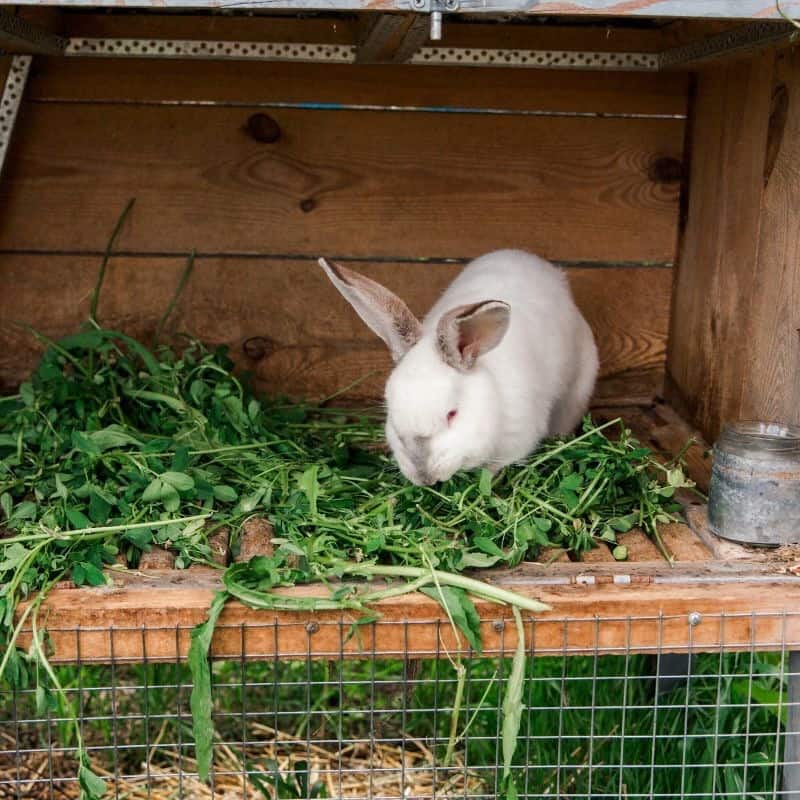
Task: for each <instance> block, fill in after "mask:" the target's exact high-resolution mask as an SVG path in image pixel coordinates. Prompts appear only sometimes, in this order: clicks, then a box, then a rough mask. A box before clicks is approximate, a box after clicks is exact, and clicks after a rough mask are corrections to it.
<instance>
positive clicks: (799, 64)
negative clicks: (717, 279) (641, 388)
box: [739, 47, 800, 425]
mask: <svg viewBox="0 0 800 800" xmlns="http://www.w3.org/2000/svg"><path fill="white" fill-rule="evenodd" d="M772 97H773V104H772V108H771V111H772V113H771V116H770V119H769V122H768V127H767V142H768V155H767V164H766V165H765V170H766V177H767V180H766V185H765V187H764V194H763V197H762V205H761V220H760V226H759V237H758V264H757V265H756V266H755V270H754V271H755V287H754V288H755V291H754V294H753V297H752V305H751V306H750V313H751V315H752V317H753V320H754V322H753V325H752V327H751V337H750V338H749V348H748V353H747V359H746V362H745V387H744V391H743V393H742V400H741V403H742V405H741V409H740V412H739V413H740V415H741V416H742V417H743V418H745V419H777V420H783V421H785V422H791V423H794V424H795V425H797V424H800V381H799V380H798V376H800V316H798V309H800V224H798V220H800V51H798V49H797V48H796V47H795V48H794V49H793V50H791V51H789V52H786V53H781V54H780V55H779V56H778V58H777V61H776V73H775V86H774V88H773V94H772ZM776 101H777V102H776ZM784 104H785V105H784ZM770 145H771V146H772V148H773V158H774V161H772V162H771V163H770V158H769V150H770Z"/></svg>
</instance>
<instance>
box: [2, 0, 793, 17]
mask: <svg viewBox="0 0 800 800" xmlns="http://www.w3.org/2000/svg"><path fill="white" fill-rule="evenodd" d="M42 2H43V0H17V5H20V6H29V5H40V4H42ZM48 2H49V3H51V4H53V5H69V6H71V7H92V8H104V7H113V8H115V9H119V8H158V9H170V8H174V9H187V8H193V9H217V8H219V6H220V0H48ZM236 7H237V9H238V10H245V9H248V8H252V9H257V10H261V9H263V7H264V6H263V0H240V2H239V3H237V6H236ZM269 8H270V10H271V11H273V12H274V11H279V10H281V9H287V10H294V11H313V10H320V11H328V12H331V11H405V10H407V9H408V4H407V3H406V2H404V1H403V0H276V1H275V2H273V3H271V4H270V6H269ZM781 8H782V9H783V10H784V12H785V13H787V14H790V15H792V16H800V1H799V0H782V2H781ZM481 11H482V12H483V13H495V14H497V13H506V12H513V13H517V14H523V13H532V14H537V15H559V14H565V15H569V16H582V15H586V16H619V17H631V16H633V17H727V18H732V19H749V18H753V19H760V18H766V19H779V18H780V12H779V10H778V7H777V5H776V4H775V3H774V2H770V0H699V1H698V0H538V2H537V3H535V4H533V5H531V4H530V3H529V2H525V0H487V2H485V3H483V4H482V5H481Z"/></svg>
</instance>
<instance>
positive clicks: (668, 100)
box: [28, 58, 688, 116]
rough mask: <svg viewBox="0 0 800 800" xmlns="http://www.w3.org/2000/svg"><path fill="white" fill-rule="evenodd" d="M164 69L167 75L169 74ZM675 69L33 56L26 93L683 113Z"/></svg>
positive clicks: (684, 91)
mask: <svg viewBox="0 0 800 800" xmlns="http://www.w3.org/2000/svg"><path fill="white" fill-rule="evenodd" d="M166 76H168V79H165V77H166ZM687 83H688V78H687V75H685V74H680V73H664V74H653V73H634V72H596V73H593V74H592V76H591V85H592V90H591V92H588V91H587V90H586V85H587V75H586V73H585V72H569V71H562V70H533V69H530V70H528V69H511V68H502V67H497V68H492V69H474V68H469V67H435V68H425V67H420V66H407V65H406V66H404V65H401V64H392V65H381V66H377V67H375V66H368V65H364V64H357V65H352V64H304V63H297V62H291V63H287V62H278V61H276V62H242V61H191V60H175V61H168V62H164V61H161V60H158V59H146V58H142V59H127V58H126V59H112V58H67V59H63V58H60V59H59V58H39V59H37V60H36V63H35V65H34V70H33V73H32V75H31V79H30V84H29V93H28V97H29V98H31V99H35V100H37V101H48V100H59V101H63V100H101V101H103V102H111V101H120V102H143V103H157V102H164V101H170V102H185V103H188V102H203V103H220V104H224V103H263V104H267V105H269V104H273V105H274V104H277V103H309V104H325V103H328V104H353V105H370V106H373V105H378V106H410V107H415V108H472V109H480V108H484V109H486V108H488V109H496V110H497V109H499V110H506V111H528V112H537V113H555V112H558V113H562V112H576V113H577V112H579V113H583V114H585V113H589V114H605V115H615V114H661V115H679V116H680V115H685V114H686V110H687V109H686V102H687V97H688V86H687Z"/></svg>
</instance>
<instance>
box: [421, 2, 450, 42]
mask: <svg viewBox="0 0 800 800" xmlns="http://www.w3.org/2000/svg"><path fill="white" fill-rule="evenodd" d="M409 5H410V6H411V10H412V11H416V12H418V13H420V14H430V15H431V33H430V40H431V41H432V42H438V41H441V39H442V18H443V15H444V13H445V12H450V13H452V12H454V11H458V9H459V7H460V2H459V0H410V2H409Z"/></svg>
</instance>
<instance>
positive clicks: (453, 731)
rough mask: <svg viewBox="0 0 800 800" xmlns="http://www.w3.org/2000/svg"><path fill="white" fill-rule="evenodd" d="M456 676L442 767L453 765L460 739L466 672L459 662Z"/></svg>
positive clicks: (456, 667) (456, 666)
mask: <svg viewBox="0 0 800 800" xmlns="http://www.w3.org/2000/svg"><path fill="white" fill-rule="evenodd" d="M455 671H456V675H457V676H458V680H457V681H456V696H455V698H454V699H453V710H452V711H451V712H450V736H449V738H448V740H447V752H446V753H445V754H444V762H443V763H442V766H444V767H445V768H447V767H449V766H450V765H451V764H452V763H453V753H454V752H455V749H456V742H458V740H459V739H460V737H459V735H458V718H459V717H460V716H461V703H462V702H463V699H464V687H465V685H466V683H467V670H466V668H465V667H464V665H463V664H462V663H461V661H459V662H458V663H457V664H456V665H455Z"/></svg>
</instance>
